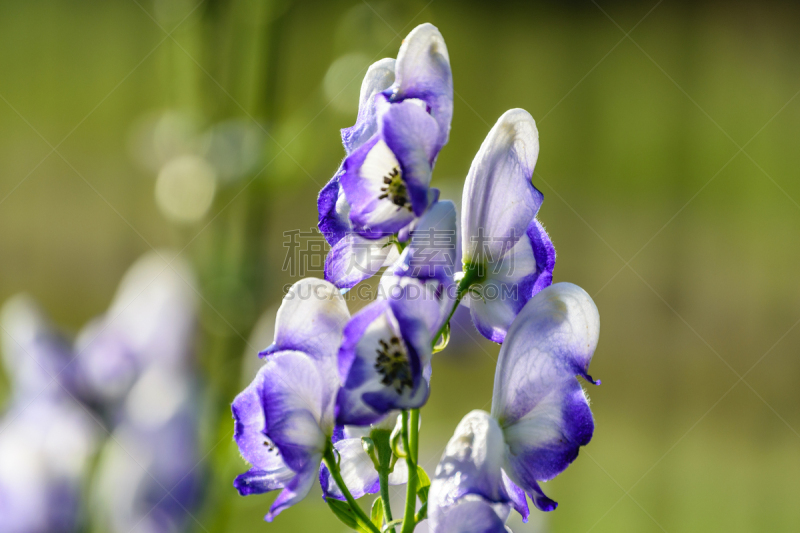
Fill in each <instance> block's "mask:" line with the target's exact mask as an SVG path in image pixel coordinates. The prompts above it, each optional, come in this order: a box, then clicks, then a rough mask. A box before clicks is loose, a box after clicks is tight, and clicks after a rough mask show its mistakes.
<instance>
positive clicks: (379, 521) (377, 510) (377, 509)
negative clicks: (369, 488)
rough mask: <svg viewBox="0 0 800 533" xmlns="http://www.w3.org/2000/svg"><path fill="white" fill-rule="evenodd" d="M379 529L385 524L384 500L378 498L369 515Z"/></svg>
mask: <svg viewBox="0 0 800 533" xmlns="http://www.w3.org/2000/svg"><path fill="white" fill-rule="evenodd" d="M369 519H370V520H372V523H373V524H375V527H377V528H378V529H380V528H381V526H382V525H383V500H381V499H380V498H376V499H375V501H374V502H373V503H372V513H371V514H370V517H369Z"/></svg>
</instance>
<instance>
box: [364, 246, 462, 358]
mask: <svg viewBox="0 0 800 533" xmlns="http://www.w3.org/2000/svg"><path fill="white" fill-rule="evenodd" d="M406 249H408V248H406ZM455 292H456V291H455V285H453V284H450V285H443V284H441V283H439V282H438V281H436V280H428V281H420V280H418V279H417V278H414V277H408V276H402V275H400V276H398V275H393V274H392V273H391V271H390V269H387V271H386V273H385V274H384V275H383V276H382V277H381V281H380V285H379V286H378V299H379V300H390V301H395V302H396V303H395V307H396V309H395V313H396V315H397V316H399V317H400V319H401V320H411V321H421V322H424V323H425V324H426V325H427V327H428V334H429V337H428V339H427V340H428V342H431V341H432V340H433V336H434V335H435V334H436V333H437V332H438V331H439V328H441V327H442V325H443V324H444V322H445V320H447V318H448V317H449V316H450V311H451V310H452V308H453V305H454V302H455ZM406 315H408V318H407V319H406V318H404V317H406ZM408 330H409V331H410V332H420V331H421V330H416V329H414V327H413V326H412V325H409V327H408ZM423 342H424V339H423V338H422V337H420V338H419V339H418V340H417V341H416V343H418V344H419V345H420V348H419V350H418V353H422V354H424V356H423V357H421V360H422V364H423V366H424V365H425V364H426V362H427V361H429V359H427V357H428V351H427V350H426V349H423V348H422V346H421V343H423ZM415 345H417V344H415Z"/></svg>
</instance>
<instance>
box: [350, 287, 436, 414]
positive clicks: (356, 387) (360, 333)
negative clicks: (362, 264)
mask: <svg viewBox="0 0 800 533" xmlns="http://www.w3.org/2000/svg"><path fill="white" fill-rule="evenodd" d="M392 282H396V285H393V286H390V287H389V289H388V290H386V298H385V299H381V300H376V301H374V302H372V303H371V304H369V305H368V306H366V307H365V308H364V309H362V310H361V311H359V312H358V313H356V314H355V315H353V318H352V319H351V320H350V322H348V324H347V326H346V327H345V329H344V338H343V341H342V346H341V348H340V349H339V376H340V378H341V381H342V388H341V389H340V390H339V393H338V397H337V400H336V423H337V424H341V425H345V424H349V425H360V426H363V425H367V424H371V423H374V422H377V421H378V420H380V419H381V418H383V417H384V416H385V415H386V413H388V412H389V411H392V410H394V409H416V408H419V407H421V406H422V405H424V404H425V402H426V401H427V400H428V393H429V389H428V379H430V366H429V364H430V359H431V355H432V349H431V342H432V340H433V334H434V332H435V331H436V330H437V328H438V326H439V325H440V324H441V321H442V304H441V301H440V300H439V299H438V298H436V297H435V296H434V297H432V296H431V291H430V288H429V287H428V286H426V285H425V284H423V283H422V282H420V281H419V280H416V279H414V278H409V277H393V278H392Z"/></svg>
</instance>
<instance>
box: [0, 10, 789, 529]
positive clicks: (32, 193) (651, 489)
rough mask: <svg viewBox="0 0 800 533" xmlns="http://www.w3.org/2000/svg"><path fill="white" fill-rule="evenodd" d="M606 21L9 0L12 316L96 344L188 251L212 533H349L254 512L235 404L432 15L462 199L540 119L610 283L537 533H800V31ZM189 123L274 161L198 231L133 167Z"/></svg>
mask: <svg viewBox="0 0 800 533" xmlns="http://www.w3.org/2000/svg"><path fill="white" fill-rule="evenodd" d="M137 1H138V2H140V3H138V4H137ZM598 4H599V5H597V4H594V3H591V2H586V3H584V2H575V1H572V2H564V3H557V2H544V3H540V2H514V3H507V4H499V3H494V2H492V3H490V2H464V1H459V2H457V1H450V0H433V1H431V2H428V1H427V0H425V1H416V0H414V1H409V2H399V1H397V2H394V1H378V0H369V1H368V2H366V1H363V2H362V1H351V0H348V1H332V2H330V1H326V2H314V1H291V2H290V1H279V2H270V1H267V0H264V1H258V0H237V1H232V2H221V1H217V0H206V1H205V2H201V3H200V4H197V3H196V2H195V1H194V0H186V1H180V0H176V1H174V2H168V1H166V0H157V1H156V2H153V0H136V1H135V0H115V1H103V2H101V1H84V2H57V1H53V0H49V1H47V0H33V1H5V2H2V4H0V97H1V99H2V100H3V101H2V102H0V227H1V228H2V231H0V258H2V260H0V300H5V299H6V298H7V297H9V296H10V295H12V294H14V293H16V292H19V291H22V290H24V291H27V292H30V293H31V294H33V295H34V296H35V297H36V298H37V299H38V300H39V301H40V302H41V303H42V304H43V306H44V307H45V308H46V309H47V310H48V311H49V312H50V313H51V314H52V315H53V317H54V319H55V320H56V321H57V322H58V323H60V324H62V325H63V326H64V327H65V328H66V329H67V330H68V331H73V332H74V331H76V330H77V329H78V328H79V327H80V326H81V325H82V324H83V323H85V322H86V320H87V319H89V318H90V317H92V316H95V315H97V314H99V313H101V312H102V311H103V310H104V309H105V308H106V307H107V306H108V303H109V301H110V299H111V297H112V295H113V292H114V289H115V287H116V284H117V282H118V280H119V278H120V277H121V275H122V274H123V272H124V271H125V269H126V268H127V267H128V266H129V265H130V264H131V263H132V262H133V260H135V258H137V257H138V256H140V255H141V254H142V253H144V252H146V251H148V250H150V249H151V247H157V248H160V247H170V248H173V249H175V250H182V255H183V256H184V257H186V258H188V259H191V260H192V261H193V262H194V264H195V266H196V269H197V271H198V272H199V277H200V280H201V287H202V291H203V294H204V302H203V303H202V308H201V325H202V331H201V335H200V338H199V341H198V354H199V358H200V361H201V368H202V369H203V371H204V373H205V376H206V378H205V380H206V381H207V383H208V390H209V395H208V398H209V407H208V409H207V410H208V412H209V420H212V422H209V423H208V426H209V427H208V428H207V430H206V432H205V433H206V435H205V436H204V444H203V446H204V447H205V449H207V450H208V452H209V453H208V455H207V458H206V463H207V464H206V465H204V466H207V467H208V468H209V470H210V471H211V474H210V478H209V482H208V483H209V487H210V489H209V497H208V500H207V501H206V504H205V505H204V506H203V508H202V509H201V510H200V512H199V513H198V514H197V517H198V521H199V522H198V523H193V524H192V525H193V527H194V528H195V529H196V530H197V531H204V530H205V531H209V532H210V531H237V532H244V531H248V532H249V531H275V532H283V531H287V532H288V531H341V530H342V527H340V525H339V524H338V523H337V522H335V519H334V518H333V516H332V515H330V514H329V513H328V512H327V509H326V507H325V506H324V504H323V502H322V500H321V499H320V498H319V497H318V496H319V494H318V492H316V493H314V494H312V496H311V497H310V498H309V499H307V500H306V501H304V502H303V503H302V504H300V505H299V506H297V507H296V508H293V509H291V510H290V511H287V512H285V513H284V514H283V515H281V516H280V517H279V519H278V520H277V521H276V522H275V523H274V524H272V525H268V524H266V523H264V522H263V521H262V519H261V517H262V516H263V514H264V513H265V512H266V510H267V508H268V506H269V503H270V502H271V501H272V499H273V497H274V496H251V497H248V498H240V497H239V496H237V495H236V493H235V490H234V489H233V487H232V486H231V481H232V478H233V476H234V475H236V474H237V473H239V472H241V471H243V470H244V469H245V464H244V463H243V462H242V460H241V459H240V458H239V457H238V454H237V451H236V447H235V445H234V444H233V442H232V441H231V438H230V436H231V432H232V424H231V421H230V419H229V417H228V415H227V405H228V403H229V402H230V400H231V399H232V396H233V394H235V393H236V391H237V390H239V388H240V387H241V386H242V385H243V383H244V382H245V381H246V380H249V378H250V377H252V373H253V372H254V368H256V367H257V362H254V361H255V353H253V352H252V351H251V350H249V349H248V348H247V346H246V345H245V342H244V341H243V338H244V337H248V336H250V335H251V330H252V329H253V325H254V323H255V322H256V320H257V318H258V317H259V315H261V314H262V312H265V311H266V312H268V313H274V309H275V305H276V304H278V303H279V301H280V298H281V294H282V291H283V286H284V285H285V284H286V283H291V282H292V281H293V278H292V277H291V276H290V275H289V273H288V272H282V270H281V266H282V264H283V261H284V255H285V253H286V248H285V247H284V246H283V243H284V236H283V232H284V231H287V230H291V229H302V230H304V231H305V230H308V229H309V228H310V227H313V226H314V225H315V224H316V209H315V208H316V205H315V198H316V193H317V191H318V190H319V188H320V187H321V186H322V185H323V184H324V183H325V182H326V181H327V180H328V179H329V178H330V176H331V175H332V174H333V172H334V171H335V170H336V167H337V165H338V163H339V161H340V159H341V157H342V155H343V151H342V148H341V144H340V141H339V137H338V129H339V128H342V127H346V126H349V125H351V124H352V123H353V122H354V120H355V113H356V110H357V99H358V90H359V85H360V81H361V78H362V77H363V73H364V71H365V69H366V67H367V66H368V65H369V64H370V63H371V62H373V61H375V60H377V59H379V58H382V57H394V56H395V55H396V53H397V50H398V47H399V45H400V41H401V39H402V37H403V36H404V35H405V34H407V33H408V32H409V31H410V30H411V29H412V28H413V27H414V26H416V25H417V24H419V23H422V22H426V21H429V22H432V23H433V24H435V25H436V26H438V27H439V29H440V30H441V32H442V34H443V35H444V37H445V40H446V42H447V46H448V49H449V53H450V59H451V64H452V69H453V77H454V83H455V88H456V97H455V113H454V118H453V126H452V132H451V136H450V143H449V144H448V146H447V147H446V148H445V149H444V150H443V151H442V153H441V155H440V157H439V160H438V164H437V167H436V170H435V173H434V181H435V185H436V186H438V187H440V188H441V189H442V191H443V197H445V198H447V197H449V198H454V199H456V200H457V199H458V198H459V197H460V190H461V187H462V183H463V178H464V176H465V175H466V172H467V170H468V168H469V165H470V162H471V160H472V157H473V155H474V153H475V152H476V151H477V149H478V147H479V145H480V143H481V141H482V139H483V137H484V136H485V135H486V133H487V132H488V130H489V129H490V127H491V125H492V124H493V123H494V121H495V120H496V119H497V118H498V117H499V116H500V115H501V114H502V113H503V112H504V111H505V110H507V109H509V108H512V107H522V108H525V109H527V110H528V111H530V112H531V114H532V115H533V116H534V118H536V120H537V123H538V126H539V132H540V139H541V153H540V157H539V163H538V165H537V170H536V175H535V176H534V183H535V184H536V186H537V187H538V188H539V189H540V190H542V192H544V194H545V198H546V201H545V203H544V205H543V207H542V210H541V211H540V219H541V220H542V221H543V223H544V224H545V225H546V227H547V229H548V231H549V232H550V234H551V236H552V238H553V241H554V242H555V245H556V248H557V251H558V262H557V265H556V271H555V278H556V280H557V281H571V282H573V283H577V284H579V285H581V286H582V287H584V288H585V289H586V290H587V291H588V292H589V294H591V295H592V297H593V298H594V299H595V301H596V303H597V306H598V308H599V309H600V314H601V318H602V328H601V336H600V344H599V347H598V350H597V352H596V354H595V358H594V362H593V364H592V374H593V375H594V376H595V377H599V378H600V379H602V381H603V385H602V386H600V387H597V388H592V389H591V390H590V391H589V392H590V394H591V398H592V406H593V410H594V414H595V417H596V421H597V429H596V433H595V437H594V439H593V441H592V443H591V444H590V445H589V446H588V447H587V448H586V449H585V450H584V451H582V452H581V455H580V457H579V458H578V460H577V461H576V462H575V463H574V465H573V466H571V467H570V468H569V469H568V470H567V471H566V472H565V473H564V474H562V475H561V476H560V477H559V478H557V479H556V480H554V481H552V482H549V483H547V484H546V485H545V487H544V488H545V490H546V492H547V493H548V494H549V495H551V496H552V497H554V498H555V499H556V500H558V501H559V502H560V504H561V505H560V507H559V509H558V510H557V511H555V512H553V513H550V514H549V515H547V516H542V515H541V513H538V514H537V515H536V516H534V517H533V518H532V520H531V522H530V523H529V524H527V525H522V524H521V523H519V522H518V521H516V522H513V523H512V525H511V527H512V528H513V529H514V531H553V532H587V533H588V532H589V531H593V532H620V531H626V532H649V531H667V532H670V533H672V532H677V531H682V532H695V531H696V532H707V531H726V532H750V531H800V505H798V504H797V502H798V500H800V482H798V474H800V433H798V428H800V413H799V412H798V410H797V405H798V401H800V391H799V389H798V387H797V385H796V380H797V378H798V377H800V359H798V357H797V354H798V349H799V348H800V327H797V328H796V327H795V326H797V325H798V319H800V284H798V282H797V272H798V266H797V265H798V264H800V240H798V228H800V204H798V201H800V181H798V179H797V178H798V170H797V169H798V167H800V150H798V149H797V146H798V140H800V138H799V134H798V127H797V125H798V124H800V99H796V98H795V97H796V96H797V95H798V91H799V90H800V61H798V58H800V56H799V55H798V46H800V32H798V28H800V9H798V8H797V7H796V6H793V5H791V4H789V3H786V4H779V3H763V2H726V3H723V2H694V3H679V2H674V1H670V0H665V1H663V2H659V3H658V4H656V2H641V3H622V2H609V1H608V0H598ZM170 32H171V33H170ZM628 32H630V33H628ZM626 35H627V36H626ZM165 109H172V110H180V111H183V112H187V113H191V114H192V116H194V117H196V120H197V122H198V123H199V124H200V125H201V126H202V127H207V126H209V125H211V124H214V123H217V122H219V121H223V120H228V119H244V120H245V121H247V122H252V123H253V124H259V125H260V126H263V128H264V130H265V131H266V135H265V136H264V138H263V142H262V143H261V144H260V145H259V146H260V150H259V153H260V156H259V157H260V160H259V161H260V164H258V165H257V166H256V168H255V170H253V171H251V172H250V173H249V174H248V175H247V176H245V177H244V178H242V179H240V180H238V181H234V182H232V183H229V184H227V185H225V186H220V187H219V189H218V191H217V195H216V197H215V199H214V202H213V204H212V205H211V207H210V210H209V211H208V213H207V214H206V215H205V216H204V217H202V219H201V220H199V221H197V222H195V223H192V224H175V223H173V222H171V221H170V220H168V219H167V218H166V217H165V216H164V215H163V214H162V212H161V211H160V210H159V208H158V206H157V203H156V200H155V197H154V186H155V177H156V174H157V172H155V171H152V170H147V169H146V168H144V167H142V166H141V165H138V164H137V163H136V161H135V158H134V157H132V155H131V152H132V149H131V144H132V141H131V138H132V135H133V134H132V131H134V130H135V127H136V124H137V123H141V121H142V117H143V116H147V114H148V113H150V114H152V113H153V112H157V111H159V110H165ZM262 167H263V170H262ZM259 171H260V172H259ZM312 274H313V273H312ZM315 275H321V274H315ZM266 316H267V318H265V319H264V321H265V322H271V321H272V318H273V317H272V315H270V314H268V315H266ZM453 333H454V337H456V338H455V339H454V341H453V343H452V345H451V347H449V348H448V349H447V350H446V351H445V352H443V354H442V355H440V356H437V360H436V361H435V364H434V367H435V372H434V377H433V392H432V396H431V400H430V402H429V404H428V405H427V406H426V408H425V409H424V411H423V414H422V419H423V431H422V436H421V457H422V462H423V464H424V465H425V466H426V467H427V468H428V470H429V471H432V470H433V469H434V468H435V464H436V462H437V461H438V458H439V456H440V454H441V452H442V449H443V447H444V445H445V443H446V442H447V440H448V438H449V436H450V435H451V433H452V430H453V429H454V427H455V424H456V423H457V422H458V420H459V419H460V418H461V417H462V416H463V415H464V414H465V413H467V412H468V411H469V410H471V409H475V408H484V409H486V408H488V406H489V402H490V398H491V387H492V382H493V373H494V364H495V360H496V358H497V353H498V347H497V346H495V345H493V344H491V343H489V342H485V341H481V340H478V337H479V335H478V334H477V332H476V331H475V330H474V329H473V328H472V326H471V325H470V323H469V321H468V320H464V317H463V316H461V317H460V320H459V321H458V323H457V325H455V326H454V328H453ZM253 335H255V336H254V337H253V338H254V339H260V338H261V337H259V334H258V332H256V333H255V334H253ZM261 335H262V336H263V332H262V333H261ZM252 342H258V341H257V340H254V341H252ZM257 347H258V348H261V346H257ZM242 354H244V356H245V357H244V359H242ZM243 365H244V370H243V369H242V367H243ZM2 383H3V384H2V385H0V392H2V394H3V396H6V395H7V387H8V383H7V382H6V381H5V380H4V381H3V382H2ZM216 420H219V422H217V421H216ZM398 496H399V494H398ZM397 502H398V503H396V504H395V506H396V507H397V508H398V509H399V505H400V503H399V502H400V500H399V499H398V500H397Z"/></svg>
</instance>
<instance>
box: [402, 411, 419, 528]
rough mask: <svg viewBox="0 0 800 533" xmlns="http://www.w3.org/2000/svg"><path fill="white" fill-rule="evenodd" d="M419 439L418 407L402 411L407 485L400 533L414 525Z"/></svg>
mask: <svg viewBox="0 0 800 533" xmlns="http://www.w3.org/2000/svg"><path fill="white" fill-rule="evenodd" d="M418 439H419V409H411V410H410V411H403V446H404V447H405V449H406V464H407V465H408V485H406V509H405V513H404V514H403V529H402V530H401V531H402V533H411V532H412V531H414V528H415V527H416V525H417V523H416V519H415V512H416V507H417V457H418V447H419V443H418Z"/></svg>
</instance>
